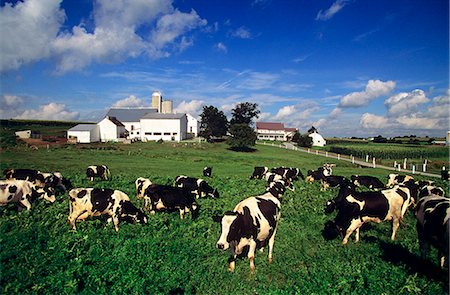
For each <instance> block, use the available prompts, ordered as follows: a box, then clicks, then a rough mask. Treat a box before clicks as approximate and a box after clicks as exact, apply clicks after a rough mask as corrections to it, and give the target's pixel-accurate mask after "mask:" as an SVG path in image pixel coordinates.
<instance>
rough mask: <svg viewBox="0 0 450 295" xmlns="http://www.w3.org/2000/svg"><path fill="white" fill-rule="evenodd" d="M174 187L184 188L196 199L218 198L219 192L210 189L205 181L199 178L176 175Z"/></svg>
mask: <svg viewBox="0 0 450 295" xmlns="http://www.w3.org/2000/svg"><path fill="white" fill-rule="evenodd" d="M175 186H177V187H182V188H185V189H186V190H188V191H190V192H191V193H192V194H194V195H195V196H196V198H197V199H198V198H204V197H207V196H210V197H211V198H218V197H219V192H218V191H217V190H216V189H214V188H212V187H211V186H210V185H209V184H208V183H207V182H206V181H204V180H203V179H199V178H194V177H187V176H185V175H178V176H177V177H175Z"/></svg>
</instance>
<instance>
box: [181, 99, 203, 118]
mask: <svg viewBox="0 0 450 295" xmlns="http://www.w3.org/2000/svg"><path fill="white" fill-rule="evenodd" d="M203 105H204V102H203V101H202V100H195V99H194V100H191V101H184V100H183V101H182V102H181V103H180V104H179V105H178V106H177V107H176V108H175V109H174V112H175V113H187V114H190V115H191V116H194V117H197V116H198V115H200V114H201V112H202V110H203Z"/></svg>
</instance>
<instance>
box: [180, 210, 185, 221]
mask: <svg viewBox="0 0 450 295" xmlns="http://www.w3.org/2000/svg"><path fill="white" fill-rule="evenodd" d="M184 212H185V208H183V209H181V208H180V219H184Z"/></svg>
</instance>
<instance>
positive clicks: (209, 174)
mask: <svg viewBox="0 0 450 295" xmlns="http://www.w3.org/2000/svg"><path fill="white" fill-rule="evenodd" d="M203 176H205V177H212V167H205V168H203Z"/></svg>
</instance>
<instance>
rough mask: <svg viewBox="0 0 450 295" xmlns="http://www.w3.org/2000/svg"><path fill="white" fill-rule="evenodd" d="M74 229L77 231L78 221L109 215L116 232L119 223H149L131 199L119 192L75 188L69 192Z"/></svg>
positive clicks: (71, 221) (70, 217)
mask: <svg viewBox="0 0 450 295" xmlns="http://www.w3.org/2000/svg"><path fill="white" fill-rule="evenodd" d="M69 199H70V215H69V217H68V219H69V222H70V224H71V225H72V229H74V230H76V225H75V223H76V221H77V220H85V219H86V218H88V217H89V216H101V215H108V216H109V217H110V218H112V221H113V223H114V227H115V229H116V231H119V221H120V220H125V221H128V222H133V223H136V222H138V223H147V217H146V216H145V214H144V213H143V212H142V211H141V210H139V209H138V208H136V207H135V206H134V205H133V204H132V203H131V202H130V198H129V197H128V196H127V195H126V194H125V193H123V192H121V191H119V190H112V189H99V188H75V189H72V190H71V191H70V192H69Z"/></svg>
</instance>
